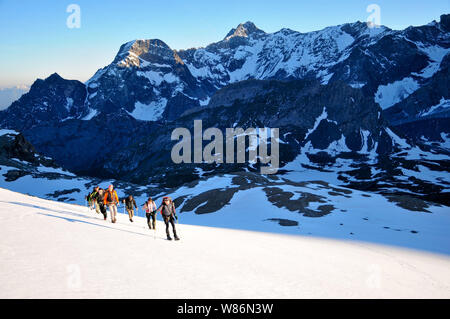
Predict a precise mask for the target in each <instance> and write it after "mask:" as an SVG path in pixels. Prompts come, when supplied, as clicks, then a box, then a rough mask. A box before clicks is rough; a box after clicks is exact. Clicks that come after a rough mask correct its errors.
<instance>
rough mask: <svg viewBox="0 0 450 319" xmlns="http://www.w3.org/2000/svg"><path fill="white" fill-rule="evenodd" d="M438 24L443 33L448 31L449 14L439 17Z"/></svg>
mask: <svg viewBox="0 0 450 319" xmlns="http://www.w3.org/2000/svg"><path fill="white" fill-rule="evenodd" d="M440 23H441V26H442V28H443V29H444V30H445V31H450V14H443V15H441V20H440Z"/></svg>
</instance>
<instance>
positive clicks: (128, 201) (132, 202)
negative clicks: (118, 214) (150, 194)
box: [123, 195, 137, 222]
mask: <svg viewBox="0 0 450 319" xmlns="http://www.w3.org/2000/svg"><path fill="white" fill-rule="evenodd" d="M123 203H124V204H125V208H126V210H127V212H128V217H129V218H130V222H133V216H134V209H135V208H136V209H137V205H136V201H135V200H134V198H133V196H132V195H129V196H128V197H127V198H125V199H124V200H123ZM133 206H134V207H133Z"/></svg>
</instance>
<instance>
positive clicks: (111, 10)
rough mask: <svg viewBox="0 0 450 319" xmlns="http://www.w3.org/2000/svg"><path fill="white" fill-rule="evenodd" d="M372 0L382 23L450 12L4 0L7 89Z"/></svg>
mask: <svg viewBox="0 0 450 319" xmlns="http://www.w3.org/2000/svg"><path fill="white" fill-rule="evenodd" d="M72 3H73V4H78V5H79V6H80V8H81V28H79V29H69V28H68V27H67V25H66V20H67V17H68V16H69V15H70V13H67V12H66V8H67V6H68V5H69V4H72ZM372 3H375V4H378V5H379V6H380V8H381V24H383V25H386V26H388V27H390V28H393V29H403V28H405V27H407V26H409V25H423V24H426V23H429V22H431V21H432V20H439V16H440V15H441V14H443V13H449V12H450V10H449V9H450V0H427V1H424V0H395V1H392V0H383V1H381V0H370V1H365V0H345V1H344V0H342V1H336V0H313V1H311V0H308V1H301V0H277V1H273V0H272V1H266V0H245V1H242V0H241V1H237V0H226V1H218V0H171V1H154V0H147V1H144V0H121V1H115V0H110V1H102V0H70V1H65V0H52V1H51V0H39V1H37V0H0V48H1V50H0V87H10V86H14V85H21V84H27V85H30V84H32V83H33V82H34V80H35V79H36V78H45V77H47V76H48V75H50V74H51V73H53V72H58V73H59V74H60V75H61V76H63V77H65V78H68V79H77V80H80V81H86V80H87V79H89V77H91V76H92V75H93V74H94V73H95V71H96V70H97V69H99V68H101V67H103V66H105V65H107V64H109V63H110V62H111V61H112V60H113V58H114V56H115V54H116V53H117V50H118V49H119V46H120V45H121V44H122V43H125V42H127V41H130V40H133V39H144V38H145V39H153V38H158V39H161V40H163V41H164V42H166V43H167V44H168V45H169V46H170V47H172V48H173V49H186V48H190V47H199V46H205V45H207V44H209V43H211V42H216V41H218V40H221V39H222V38H223V37H224V36H225V35H226V34H227V32H228V31H229V30H230V29H231V28H233V27H236V26H237V25H238V24H239V23H241V22H245V21H253V22H254V23H255V24H256V25H257V26H258V27H259V28H260V29H262V30H264V31H266V32H276V31H278V30H280V29H281V28H284V27H286V28H290V29H293V30H297V31H301V32H307V31H313V30H319V29H322V28H324V27H326V26H330V25H337V24H342V23H346V22H354V21H357V20H360V21H366V20H367V17H368V16H369V13H367V12H366V8H367V6H368V5H369V4H372Z"/></svg>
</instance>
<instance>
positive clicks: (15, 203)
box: [0, 189, 450, 298]
mask: <svg viewBox="0 0 450 319" xmlns="http://www.w3.org/2000/svg"><path fill="white" fill-rule="evenodd" d="M162 226H163V225H162V224H161V222H158V224H157V232H156V234H154V233H153V231H150V230H149V229H148V228H146V225H145V222H144V220H143V219H142V218H136V222H135V223H133V224H131V223H129V222H128V221H127V218H125V217H124V216H119V221H118V224H111V223H110V222H107V221H103V220H102V219H101V218H100V217H99V216H97V215H96V214H95V213H93V212H88V211H87V208H86V207H81V206H77V205H69V204H64V203H59V202H52V201H48V200H43V199H39V198H35V197H29V196H26V195H22V194H19V193H14V192H11V191H8V190H5V189H0V229H1V238H2V240H1V244H0V258H1V261H2V262H1V263H0V283H1V286H2V289H1V290H0V297H1V298H310V297H311V298H449V297H450V270H449V269H450V259H449V258H448V257H445V256H442V255H432V254H426V253H419V252H416V251H409V250H402V249H397V248H392V247H387V246H378V245H373V244H367V243H362V242H346V241H337V240H328V239H319V238H311V237H303V236H283V235H275V234H268V233H258V232H249V231H237V230H227V229H222V228H211V227H200V226H189V225H184V224H183V225H178V229H179V233H180V236H181V237H182V240H181V241H180V242H169V241H166V240H164V236H163V227H162Z"/></svg>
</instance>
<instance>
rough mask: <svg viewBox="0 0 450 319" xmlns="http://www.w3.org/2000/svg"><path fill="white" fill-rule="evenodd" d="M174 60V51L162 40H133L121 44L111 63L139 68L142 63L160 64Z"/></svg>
mask: <svg viewBox="0 0 450 319" xmlns="http://www.w3.org/2000/svg"><path fill="white" fill-rule="evenodd" d="M162 60H174V51H173V50H172V49H171V48H170V47H169V46H168V45H167V44H166V43H165V42H164V41H162V40H159V39H147V40H134V41H130V42H127V43H125V44H123V45H122V46H121V47H120V49H119V52H118V53H117V55H116V58H115V59H114V62H113V63H117V64H118V65H121V66H140V65H141V64H142V63H143V62H144V63H145V62H156V63H161V62H162Z"/></svg>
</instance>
